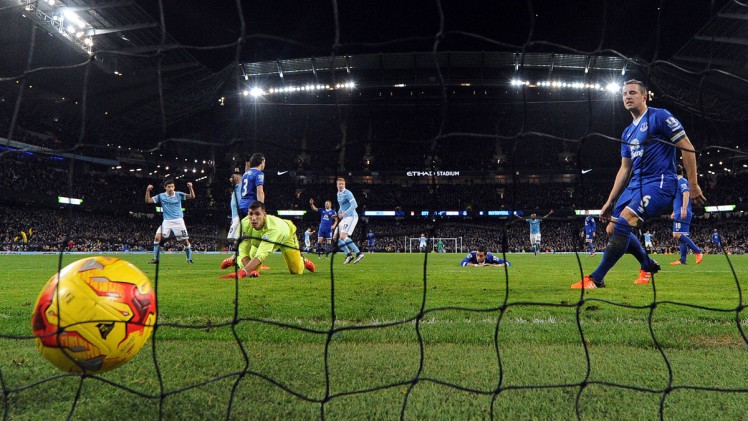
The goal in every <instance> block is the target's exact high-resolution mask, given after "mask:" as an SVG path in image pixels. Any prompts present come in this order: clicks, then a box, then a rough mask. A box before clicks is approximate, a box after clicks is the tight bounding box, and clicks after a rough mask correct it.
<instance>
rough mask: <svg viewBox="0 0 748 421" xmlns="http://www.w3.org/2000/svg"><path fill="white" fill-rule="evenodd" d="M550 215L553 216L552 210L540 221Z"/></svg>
mask: <svg viewBox="0 0 748 421" xmlns="http://www.w3.org/2000/svg"><path fill="white" fill-rule="evenodd" d="M551 215H553V209H551V211H550V212H548V213H547V214H546V215H545V216H544V217H543V218H542V219H545V218H547V217H549V216H551Z"/></svg>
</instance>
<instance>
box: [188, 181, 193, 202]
mask: <svg viewBox="0 0 748 421" xmlns="http://www.w3.org/2000/svg"><path fill="white" fill-rule="evenodd" d="M187 188H188V189H190V194H188V195H187V199H194V198H195V189H193V188H192V182H191V181H188V182H187Z"/></svg>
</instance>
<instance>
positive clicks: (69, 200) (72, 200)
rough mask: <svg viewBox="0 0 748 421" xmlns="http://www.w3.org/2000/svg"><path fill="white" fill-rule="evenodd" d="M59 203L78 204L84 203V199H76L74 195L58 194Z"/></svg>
mask: <svg viewBox="0 0 748 421" xmlns="http://www.w3.org/2000/svg"><path fill="white" fill-rule="evenodd" d="M57 203H60V204H64V205H77V206H80V205H82V204H83V199H76V198H74V197H65V196H57Z"/></svg>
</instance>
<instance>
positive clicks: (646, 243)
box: [644, 241, 652, 247]
mask: <svg viewBox="0 0 748 421" xmlns="http://www.w3.org/2000/svg"><path fill="white" fill-rule="evenodd" d="M644 247H652V242H651V241H645V242H644Z"/></svg>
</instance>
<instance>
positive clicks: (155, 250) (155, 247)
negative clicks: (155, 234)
mask: <svg viewBox="0 0 748 421" xmlns="http://www.w3.org/2000/svg"><path fill="white" fill-rule="evenodd" d="M160 248H161V244H159V243H153V258H154V259H155V260H158V252H159V249H160Z"/></svg>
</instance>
